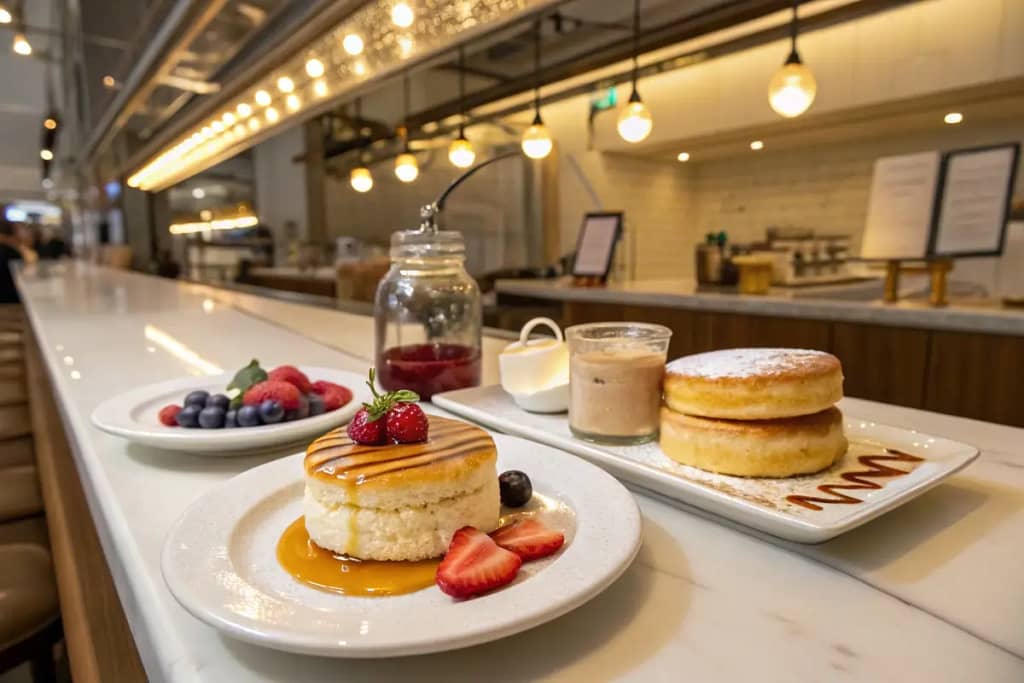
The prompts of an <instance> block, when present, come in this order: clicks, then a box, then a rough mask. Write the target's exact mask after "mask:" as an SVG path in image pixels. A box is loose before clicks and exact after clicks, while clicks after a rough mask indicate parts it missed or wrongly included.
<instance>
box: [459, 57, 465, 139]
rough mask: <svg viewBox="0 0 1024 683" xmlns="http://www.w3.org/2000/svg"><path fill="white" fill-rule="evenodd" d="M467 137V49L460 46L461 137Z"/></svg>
mask: <svg viewBox="0 0 1024 683" xmlns="http://www.w3.org/2000/svg"><path fill="white" fill-rule="evenodd" d="M465 137H466V51H465V49H464V48H463V47H462V46H461V45H460V46H459V139H460V140H462V139H463V138H465Z"/></svg>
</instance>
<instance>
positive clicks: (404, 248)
mask: <svg viewBox="0 0 1024 683" xmlns="http://www.w3.org/2000/svg"><path fill="white" fill-rule="evenodd" d="M465 261H466V245H465V242H464V240H463V238H462V234H461V233H458V232H454V231H448V230H441V231H438V230H432V229H430V228H426V229H423V228H421V229H419V230H402V231H398V232H395V233H394V234H392V236H391V269H390V270H389V271H388V273H387V275H385V276H384V279H383V280H381V281H380V284H379V285H378V286H377V299H376V303H375V308H374V317H375V323H376V363H377V378H378V381H379V382H380V385H381V386H382V387H384V388H385V389H387V390H389V391H394V390H397V389H411V390H412V391H415V392H416V393H418V394H419V395H420V398H422V399H424V400H427V399H429V398H430V397H431V396H433V395H434V394H436V393H440V392H442V391H451V390H452V389H462V388H465V387H474V386H478V385H479V384H480V372H481V354H480V346H481V340H480V336H481V327H482V324H483V314H482V309H481V304H480V288H479V287H478V286H477V283H476V280H474V279H473V278H472V277H471V276H470V275H469V273H467V272H466V268H465Z"/></svg>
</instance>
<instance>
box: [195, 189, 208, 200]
mask: <svg viewBox="0 0 1024 683" xmlns="http://www.w3.org/2000/svg"><path fill="white" fill-rule="evenodd" d="M192 196H193V197H195V198H196V199H202V198H203V197H205V196H206V190H204V189H203V188H201V187H197V188H196V189H194V190H192Z"/></svg>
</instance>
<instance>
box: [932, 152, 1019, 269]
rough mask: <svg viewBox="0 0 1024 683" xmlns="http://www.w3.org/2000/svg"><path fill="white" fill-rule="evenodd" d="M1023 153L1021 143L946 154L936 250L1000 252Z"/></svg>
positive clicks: (972, 253)
mask: <svg viewBox="0 0 1024 683" xmlns="http://www.w3.org/2000/svg"><path fill="white" fill-rule="evenodd" d="M1019 157H1020V145H1019V144H1011V145H999V146H997V147H983V148H978V149H965V150H958V151H955V152H950V153H949V154H947V155H946V161H945V164H944V171H943V182H942V199H941V202H940V203H939V213H938V217H937V219H936V225H935V232H934V239H933V244H932V247H931V253H932V254H935V255H938V256H998V255H999V254H1001V253H1002V251H1003V243H1004V241H1005V238H1006V222H1007V219H1008V217H1009V214H1010V200H1011V197H1012V194H1013V186H1014V181H1015V179H1016V171H1017V161H1018V158H1019Z"/></svg>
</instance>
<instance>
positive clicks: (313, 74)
mask: <svg viewBox="0 0 1024 683" xmlns="http://www.w3.org/2000/svg"><path fill="white" fill-rule="evenodd" d="M306 73H307V74H309V77H310V78H320V77H321V76H323V75H324V63H323V62H321V61H320V60H319V59H311V60H309V61H308V62H306Z"/></svg>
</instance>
